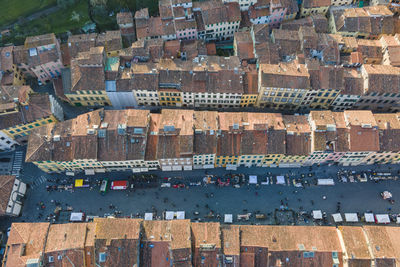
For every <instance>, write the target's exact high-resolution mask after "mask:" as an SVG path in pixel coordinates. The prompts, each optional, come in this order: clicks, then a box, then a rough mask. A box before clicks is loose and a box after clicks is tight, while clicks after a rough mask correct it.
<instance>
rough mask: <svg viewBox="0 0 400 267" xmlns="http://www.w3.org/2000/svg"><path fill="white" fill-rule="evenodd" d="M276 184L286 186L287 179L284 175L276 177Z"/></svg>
mask: <svg viewBox="0 0 400 267" xmlns="http://www.w3.org/2000/svg"><path fill="white" fill-rule="evenodd" d="M276 184H285V177H284V176H282V175H278V176H276Z"/></svg>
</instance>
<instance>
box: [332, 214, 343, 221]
mask: <svg viewBox="0 0 400 267" xmlns="http://www.w3.org/2000/svg"><path fill="white" fill-rule="evenodd" d="M332 217H333V221H334V222H335V223H340V222H343V218H342V215H341V214H340V213H334V214H332Z"/></svg>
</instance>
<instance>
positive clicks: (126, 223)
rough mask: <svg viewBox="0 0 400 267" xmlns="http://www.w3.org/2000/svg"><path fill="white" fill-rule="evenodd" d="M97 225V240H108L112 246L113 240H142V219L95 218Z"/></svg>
mask: <svg viewBox="0 0 400 267" xmlns="http://www.w3.org/2000/svg"><path fill="white" fill-rule="evenodd" d="M93 222H94V223H95V224H96V232H95V235H96V236H95V239H103V240H106V243H107V244H110V242H111V240H118V239H134V240H139V238H140V230H141V226H140V223H141V222H142V220H140V219H125V218H94V220H93Z"/></svg>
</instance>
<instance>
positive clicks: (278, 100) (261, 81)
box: [257, 61, 312, 109]
mask: <svg viewBox="0 0 400 267" xmlns="http://www.w3.org/2000/svg"><path fill="white" fill-rule="evenodd" d="M309 89H310V74H309V72H308V69H307V67H306V66H305V65H304V64H299V63H297V62H295V61H294V62H289V63H285V62H282V63H279V64H260V67H259V73H258V98H257V106H260V107H272V108H278V109H280V108H283V107H285V108H291V109H299V108H307V107H308V106H309V105H310V104H311V102H312V96H311V93H310V92H309Z"/></svg>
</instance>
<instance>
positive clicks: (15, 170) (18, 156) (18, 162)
mask: <svg viewBox="0 0 400 267" xmlns="http://www.w3.org/2000/svg"><path fill="white" fill-rule="evenodd" d="M23 160H24V152H23V151H17V152H15V154H14V161H13V165H12V170H11V174H12V175H15V176H16V177H19V171H20V170H21V167H22V162H23Z"/></svg>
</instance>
